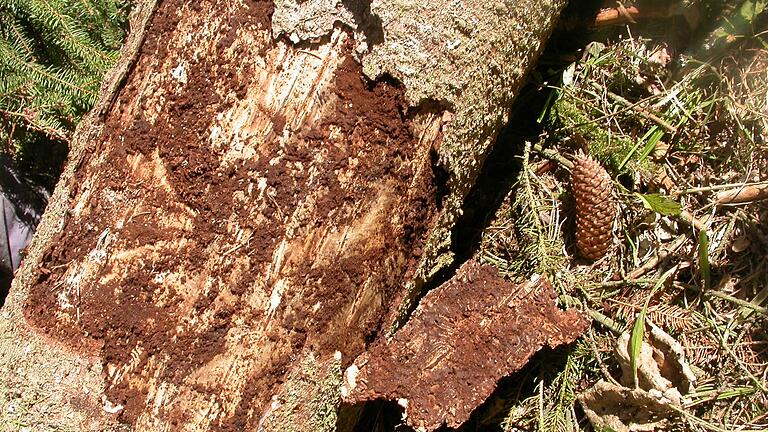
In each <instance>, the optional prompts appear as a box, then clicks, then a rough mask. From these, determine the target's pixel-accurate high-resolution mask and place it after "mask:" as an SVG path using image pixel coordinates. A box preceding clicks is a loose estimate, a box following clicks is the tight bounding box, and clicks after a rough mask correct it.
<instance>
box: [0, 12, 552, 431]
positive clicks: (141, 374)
mask: <svg viewBox="0 0 768 432" xmlns="http://www.w3.org/2000/svg"><path fill="white" fill-rule="evenodd" d="M337 3H338V4H337ZM563 4H564V0H549V1H543V2H539V1H532V0H521V1H518V2H510V1H506V2H502V1H499V2H488V1H485V0H467V1H463V2H454V1H447V0H446V1H435V2H423V1H416V0H391V1H374V2H371V3H370V4H368V3H365V2H361V3H356V2H347V1H342V2H340V3H339V2H337V1H329V0H306V1H302V2H298V1H293V0H277V1H275V2H274V3H272V2H269V1H253V0H241V1H234V2H220V1H203V2H189V3H186V2H182V1H178V0H169V1H165V2H162V3H160V4H159V5H155V4H154V2H148V3H145V4H143V5H141V7H140V9H139V11H138V13H137V14H136V16H135V17H134V20H133V25H134V27H133V32H132V35H131V39H130V40H129V43H128V44H127V45H126V48H125V49H124V52H123V57H122V59H121V61H120V63H119V65H118V66H117V68H116V69H115V71H114V72H113V73H112V74H111V76H110V77H108V79H107V81H106V84H105V86H104V88H103V91H102V97H101V99H100V102H99V104H98V106H97V107H96V108H95V109H94V111H93V112H92V113H91V114H90V115H89V117H88V118H87V119H86V120H84V122H83V123H82V124H81V125H80V126H79V128H78V131H77V132H76V134H75V138H74V140H73V144H72V150H71V154H70V160H69V162H68V165H67V167H66V169H65V173H64V174H63V176H62V179H61V181H60V183H59V185H58V186H57V189H56V192H55V194H54V196H53V198H52V200H51V203H50V207H49V209H48V210H47V212H46V215H45V216H44V220H43V223H42V224H41V226H40V228H39V230H38V234H37V235H36V238H35V240H34V242H33V245H32V247H31V248H30V252H29V255H28V258H27V259H26V261H25V262H24V264H23V266H22V269H21V270H20V271H19V274H18V276H17V279H16V281H15V282H14V285H13V287H12V290H11V295H10V297H9V299H8V301H7V302H6V306H5V308H4V309H3V313H2V318H1V321H0V330H2V331H3V334H4V336H3V339H2V340H0V343H1V344H2V345H3V349H2V350H1V351H2V353H1V354H0V367H2V368H3V370H2V372H3V373H5V372H7V376H8V377H9V378H8V382H7V383H6V385H7V386H8V387H9V388H12V389H17V390H18V391H16V393H15V394H18V395H19V399H20V401H18V402H19V403H21V401H23V399H24V398H23V397H22V396H23V395H24V394H25V393H28V392H32V393H34V394H43V395H46V399H45V400H44V401H43V402H41V403H38V404H33V405H32V406H31V407H28V408H29V409H28V412H29V417H28V418H24V417H23V414H18V413H16V414H13V413H11V414H8V413H6V410H3V414H0V415H2V416H14V417H12V418H11V417H7V418H8V419H10V420H14V421H16V420H18V419H19V418H22V419H23V420H24V421H27V422H31V423H35V424H42V423H49V424H50V423H53V424H56V425H58V426H59V427H60V428H62V429H65V428H67V427H70V428H74V429H77V430H107V429H109V428H121V427H125V426H124V425H123V426H121V425H120V424H119V423H118V422H117V421H118V420H119V421H122V422H125V423H127V424H129V425H130V427H131V428H132V429H133V430H153V431H155V430H173V431H176V430H184V431H203V430H244V429H247V430H256V429H263V430H294V429H295V430H312V431H316V430H333V428H334V427H335V424H336V418H335V416H336V407H337V406H338V403H339V391H340V388H341V371H342V369H343V368H345V367H346V366H348V365H350V364H351V363H352V361H353V360H354V359H355V358H356V357H357V356H359V355H360V354H361V353H363V352H364V351H365V350H366V348H367V347H368V346H369V345H370V344H371V343H374V342H376V341H377V340H382V339H383V338H384V337H385V335H386V334H387V333H388V331H389V330H391V329H396V328H398V327H400V326H401V325H402V324H403V323H404V322H406V321H407V319H408V316H409V312H410V311H411V310H412V309H413V307H414V303H415V301H416V299H417V298H418V297H419V294H420V291H421V289H422V288H423V286H424V283H425V282H426V281H428V280H429V279H430V278H431V277H432V276H433V275H434V274H435V273H436V272H437V271H439V270H440V269H441V268H443V267H445V266H446V265H450V264H451V263H452V255H451V252H450V232H451V228H452V226H453V224H454V223H455V221H456V218H457V216H458V214H459V212H460V208H461V204H462V203H463V200H464V197H465V196H466V194H467V192H468V190H469V188H470V187H471V186H472V184H473V182H474V179H475V178H476V176H477V173H478V171H479V168H480V167H481V165H482V163H483V161H484V158H485V155H486V154H487V153H488V151H489V149H490V146H491V145H492V143H493V141H494V139H495V137H496V135H497V133H498V132H499V130H500V128H501V127H502V126H503V125H504V124H505V123H506V120H507V115H508V109H509V106H510V105H511V102H512V100H513V98H514V97H515V94H516V92H517V91H518V89H519V87H520V86H521V84H522V81H523V79H524V77H525V73H526V71H527V70H528V68H529V67H530V66H531V65H532V64H533V62H534V61H535V58H536V56H537V55H538V53H539V52H540V50H541V47H542V44H543V42H544V41H545V40H546V38H547V36H548V35H549V33H550V31H551V29H552V27H553V24H554V20H555V19H556V17H557V14H558V13H559V10H560V8H561V7H562V6H563ZM20 340H21V341H23V342H22V343H19V341H20ZM53 383H55V385H56V389H55V390H50V386H52V385H54V384H53ZM46 392H47V393H46ZM56 410H58V411H56ZM57 412H58V413H61V412H66V413H68V414H67V415H62V414H57ZM10 420H9V421H10Z"/></svg>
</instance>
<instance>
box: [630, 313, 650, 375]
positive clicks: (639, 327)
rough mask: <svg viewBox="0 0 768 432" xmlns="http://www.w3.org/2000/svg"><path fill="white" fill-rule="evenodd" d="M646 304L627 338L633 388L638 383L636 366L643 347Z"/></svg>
mask: <svg viewBox="0 0 768 432" xmlns="http://www.w3.org/2000/svg"><path fill="white" fill-rule="evenodd" d="M647 307H648V305H647V304H646V305H645V306H643V310H641V311H640V313H639V314H637V318H635V325H634V326H633V327H632V335H631V336H630V338H629V364H630V367H631V368H632V381H633V382H634V383H635V388H638V387H639V386H640V385H639V383H638V380H637V368H638V366H639V364H638V361H639V360H640V351H641V350H642V348H643V338H644V337H645V311H646V308H647Z"/></svg>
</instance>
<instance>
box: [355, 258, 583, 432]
mask: <svg viewBox="0 0 768 432" xmlns="http://www.w3.org/2000/svg"><path fill="white" fill-rule="evenodd" d="M556 300H557V294H556V293H555V292H554V290H553V289H552V287H551V286H550V285H549V283H547V282H546V281H545V280H544V279H539V280H538V281H535V282H529V283H526V284H523V285H513V284H511V283H509V282H507V281H505V280H503V279H502V278H501V277H499V275H498V272H497V270H496V269H495V268H493V267H490V266H482V265H480V264H478V263H477V262H474V261H470V262H468V263H466V264H464V265H463V266H462V267H461V268H460V269H459V271H458V272H457V273H456V275H455V276H454V277H453V278H452V279H451V280H450V281H448V282H446V283H445V284H443V285H441V286H440V287H439V288H436V289H435V290H433V291H430V292H429V293H428V294H427V295H426V296H425V297H424V298H423V299H422V300H421V302H420V304H419V308H418V309H417V311H416V312H415V314H414V316H413V317H411V319H410V321H409V322H408V324H406V326H405V327H403V329H402V330H400V331H399V332H398V333H397V334H396V335H395V337H394V339H393V340H392V341H390V342H389V343H382V344H380V345H377V346H374V347H373V348H372V349H370V350H369V351H367V352H366V353H364V354H363V355H362V356H360V358H358V359H357V360H355V365H354V366H352V368H351V369H350V370H348V371H347V384H346V386H347V389H348V390H349V395H348V396H347V401H348V402H359V401H364V400H373V399H388V400H393V401H394V400H399V399H406V400H407V408H406V414H407V416H408V417H407V422H408V424H410V425H411V426H414V427H419V426H423V427H426V428H427V429H428V430H433V429H435V428H437V427H439V426H440V425H441V424H443V423H444V422H445V423H446V424H447V425H448V426H449V427H456V426H458V425H460V424H462V423H463V422H465V421H466V420H467V419H468V418H469V415H470V413H471V412H472V410H474V409H475V407H477V406H478V405H479V404H480V403H482V402H483V401H484V400H485V399H487V398H488V396H489V395H490V394H491V392H492V391H493V390H494V388H495V387H496V383H497V381H498V380H499V379H501V378H503V377H504V376H506V375H509V374H511V373H513V372H516V371H517V370H519V369H520V368H522V367H523V366H524V365H525V364H526V363H527V361H528V359H529V358H530V357H531V356H532V355H533V354H534V353H536V352H537V351H538V350H540V349H541V348H542V347H544V346H549V347H555V346H558V345H561V344H565V343H570V342H572V341H573V340H575V339H576V338H577V337H579V336H580V335H581V334H582V333H583V332H584V331H585V330H586V329H587V327H588V326H589V321H588V320H587V319H586V318H585V317H584V316H582V315H581V314H579V313H578V312H576V311H574V310H568V311H562V310H560V309H558V307H557V306H556ZM358 365H359V371H357V372H354V371H353V370H354V369H355V368H356V367H357V366H358Z"/></svg>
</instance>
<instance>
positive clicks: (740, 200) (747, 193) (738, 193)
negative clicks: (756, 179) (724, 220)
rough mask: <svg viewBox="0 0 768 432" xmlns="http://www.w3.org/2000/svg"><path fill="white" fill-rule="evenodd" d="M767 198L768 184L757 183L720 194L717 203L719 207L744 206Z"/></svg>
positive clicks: (716, 199)
mask: <svg viewBox="0 0 768 432" xmlns="http://www.w3.org/2000/svg"><path fill="white" fill-rule="evenodd" d="M766 198H768V183H756V184H751V185H743V186H740V187H738V188H734V189H729V190H724V191H722V192H719V193H718V194H717V196H716V198H715V202H716V203H717V205H727V204H744V203H748V202H752V201H758V200H762V199H766Z"/></svg>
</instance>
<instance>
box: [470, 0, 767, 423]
mask: <svg viewBox="0 0 768 432" xmlns="http://www.w3.org/2000/svg"><path fill="white" fill-rule="evenodd" d="M731 3H734V2H731ZM737 3H739V6H738V7H737V6H735V5H732V6H728V5H725V6H723V9H719V10H712V9H706V7H705V6H703V5H698V6H695V8H696V10H695V12H696V13H693V12H694V10H693V9H685V8H678V9H674V8H673V9H670V8H661V9H655V8H653V7H650V6H647V5H646V6H645V7H643V6H638V7H636V8H635V7H629V6H626V7H624V6H620V7H617V8H615V9H603V10H602V11H601V14H599V15H598V18H597V19H596V20H595V18H594V17H595V15H594V14H592V15H588V16H585V15H584V14H585V13H586V12H585V11H584V9H583V8H582V9H581V10H576V9H577V8H570V9H568V10H566V12H565V13H564V15H563V19H562V20H561V25H560V29H559V30H558V31H557V32H556V34H555V35H554V37H553V39H552V41H551V42H550V45H549V47H548V49H547V51H546V52H545V53H544V55H543V57H542V59H541V62H540V65H539V67H538V69H537V70H536V71H534V73H533V74H532V76H531V84H530V85H529V86H528V87H527V89H526V90H525V91H524V92H523V94H521V96H520V97H519V99H518V101H517V102H516V104H515V108H514V112H513V117H512V120H511V122H510V129H512V128H515V127H517V130H515V131H511V130H510V131H507V132H506V133H505V134H503V135H502V137H501V138H500V140H499V144H498V145H497V147H496V148H495V149H494V152H493V153H492V154H491V156H490V158H489V160H488V162H487V167H486V168H487V170H489V171H491V172H493V173H495V174H493V175H492V177H493V178H494V180H489V185H493V184H494V183H493V182H494V181H495V186H496V187H495V188H494V187H489V185H486V189H487V190H488V189H498V190H503V191H504V193H505V195H504V197H503V199H501V200H499V201H498V210H496V211H495V214H494V216H493V217H492V218H491V219H490V221H487V222H483V221H476V222H477V223H478V224H482V225H483V226H484V228H483V230H482V233H481V235H480V237H479V238H477V239H470V240H468V242H469V243H471V242H473V241H474V242H475V243H477V245H476V246H475V247H472V248H468V249H471V250H472V254H473V255H474V257H475V258H476V259H478V260H479V261H481V262H483V263H490V264H493V265H495V266H496V267H498V268H499V270H500V271H501V273H502V274H504V275H505V276H506V277H508V278H509V279H511V280H525V279H527V278H530V277H531V276H533V275H534V274H543V275H546V277H547V278H548V279H549V280H550V281H551V282H552V284H553V285H554V286H555V287H556V289H557V290H558V292H559V295H560V303H561V305H562V306H569V307H576V308H579V309H581V310H583V311H585V313H587V314H588V315H590V317H591V318H592V319H593V320H594V324H593V326H592V328H591V329H590V330H589V331H588V332H587V333H586V334H585V336H584V337H583V338H581V339H580V340H579V341H578V342H576V343H575V344H572V345H571V346H570V347H567V348H564V349H558V350H554V351H549V352H543V353H540V354H539V355H538V356H537V357H535V359H534V361H533V362H532V364H530V365H529V367H527V368H526V369H525V370H524V371H523V372H521V373H520V374H518V375H517V376H515V379H511V380H507V381H505V382H503V383H502V385H501V386H500V387H499V390H498V391H497V392H496V394H495V397H494V399H493V400H492V401H489V403H487V404H486V405H485V406H484V407H483V408H481V409H479V410H478V411H477V412H476V413H475V415H474V417H473V420H472V421H471V422H470V423H472V424H468V425H467V429H468V430H488V429H487V428H489V427H490V426H489V425H495V426H494V427H493V428H492V429H501V430H504V431H518V430H558V431H570V430H580V429H585V428H586V429H587V430H591V429H594V430H607V431H610V430H617V431H621V430H695V431H726V430H727V431H732V430H743V431H746V430H766V428H768V383H767V382H766V375H768V334H767V332H766V330H768V326H767V325H768V308H766V307H765V304H766V300H768V271H767V270H768V254H766V251H768V200H766V199H767V198H768V140H767V139H766V138H767V136H766V134H768V72H766V70H767V68H768V49H767V48H768V37H766V33H768V26H766V16H765V15H766V13H764V10H765V4H764V3H763V2H749V1H747V2H743V3H742V2H737ZM631 21H634V22H631ZM585 22H589V23H590V25H589V26H588V27H589V28H585V26H584V23H585ZM521 124H522V125H526V124H532V125H533V126H532V127H531V128H530V130H528V131H522V132H521V131H520V130H519V129H520V128H519V127H518V126H516V125H521ZM580 152H584V153H586V154H588V155H590V156H591V157H592V158H593V159H594V160H596V161H597V162H598V163H599V164H600V165H602V166H603V167H604V168H605V169H606V171H607V173H608V174H609V176H610V179H611V180H610V183H611V185H610V186H611V188H612V189H613V191H614V194H613V196H614V199H615V203H614V204H615V205H616V206H617V207H618V217H617V218H616V220H615V221H607V222H606V223H613V232H612V245H611V247H610V251H609V253H608V254H606V255H605V256H604V257H602V258H601V259H599V260H597V261H592V260H585V259H583V258H582V257H581V256H580V254H579V252H578V247H577V246H576V241H575V237H576V236H578V235H579V234H577V233H576V230H577V228H576V224H575V223H574V220H576V219H578V217H585V215H582V214H580V215H578V216H577V215H575V214H574V213H575V210H574V205H573V201H574V196H573V195H574V194H573V190H572V188H571V168H572V166H573V163H574V158H575V156H576V155H577V154H580ZM520 154H522V157H519V155H520ZM476 195H477V196H474V197H473V196H470V203H471V202H472V199H474V200H475V202H480V201H482V200H483V199H485V200H486V201H488V200H490V201H493V198H488V197H487V196H485V197H483V196H480V195H482V193H481V192H478V193H477V194H476ZM468 207H471V204H470V205H468ZM469 210H470V212H471V209H469ZM581 211H583V210H581ZM596 211H597V210H596ZM586 217H597V216H596V215H586Z"/></svg>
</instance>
